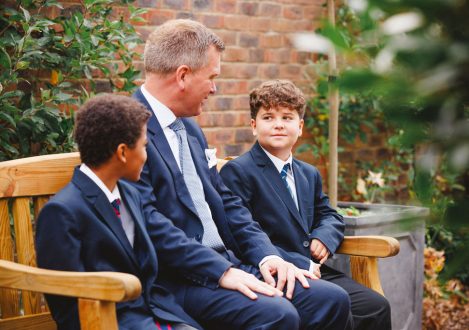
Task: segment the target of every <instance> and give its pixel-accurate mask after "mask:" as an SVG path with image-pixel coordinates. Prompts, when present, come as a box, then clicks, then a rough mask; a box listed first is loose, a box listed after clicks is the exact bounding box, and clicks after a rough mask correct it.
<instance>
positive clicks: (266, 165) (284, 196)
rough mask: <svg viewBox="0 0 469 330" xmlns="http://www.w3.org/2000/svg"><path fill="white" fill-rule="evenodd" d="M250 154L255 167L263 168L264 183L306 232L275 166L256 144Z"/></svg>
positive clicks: (303, 223)
mask: <svg viewBox="0 0 469 330" xmlns="http://www.w3.org/2000/svg"><path fill="white" fill-rule="evenodd" d="M251 152H252V154H253V157H254V160H256V163H257V165H258V166H261V167H263V168H262V169H261V171H262V174H263V176H264V178H265V181H266V182H267V183H268V184H270V185H271V186H272V187H273V189H274V191H275V193H276V194H277V195H278V196H279V197H280V199H281V200H282V202H283V204H284V205H285V206H286V208H287V209H288V211H289V213H290V214H291V215H292V217H293V219H295V221H296V222H297V223H298V224H299V225H300V226H301V228H303V230H304V231H306V232H307V231H308V229H307V227H306V221H304V220H303V219H302V217H301V215H300V213H299V211H298V209H297V208H296V204H295V202H294V201H293V198H292V196H291V195H290V192H289V191H288V189H287V187H285V184H284V182H283V181H282V178H281V177H280V174H279V172H278V171H277V168H276V167H275V165H274V164H273V163H272V161H271V160H270V159H269V157H268V156H267V155H266V154H265V152H264V150H262V148H261V147H260V145H259V144H258V143H257V142H256V144H255V145H254V147H253V148H252V150H251ZM295 175H296V174H295ZM296 185H297V184H296V180H295V186H296ZM297 194H298V188H297Z"/></svg>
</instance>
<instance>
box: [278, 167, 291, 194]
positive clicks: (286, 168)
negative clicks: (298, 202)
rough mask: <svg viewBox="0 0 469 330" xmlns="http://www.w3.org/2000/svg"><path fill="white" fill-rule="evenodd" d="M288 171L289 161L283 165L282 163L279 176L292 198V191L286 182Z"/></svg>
mask: <svg viewBox="0 0 469 330" xmlns="http://www.w3.org/2000/svg"><path fill="white" fill-rule="evenodd" d="M288 171H290V163H286V164H285V165H283V168H282V171H281V172H280V177H281V178H282V181H283V183H284V184H285V187H287V190H288V192H289V193H290V195H291V197H292V198H293V193H292V191H291V188H290V185H289V184H288V181H287V174H288Z"/></svg>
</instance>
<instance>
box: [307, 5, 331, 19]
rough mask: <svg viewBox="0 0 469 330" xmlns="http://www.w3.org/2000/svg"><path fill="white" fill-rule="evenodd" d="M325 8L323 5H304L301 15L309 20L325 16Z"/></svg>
mask: <svg viewBox="0 0 469 330" xmlns="http://www.w3.org/2000/svg"><path fill="white" fill-rule="evenodd" d="M326 13H327V10H326V8H325V7H324V6H304V7H303V15H304V17H303V18H304V19H309V20H311V21H316V20H320V19H321V18H323V17H325V16H326Z"/></svg>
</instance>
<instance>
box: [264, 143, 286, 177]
mask: <svg viewBox="0 0 469 330" xmlns="http://www.w3.org/2000/svg"><path fill="white" fill-rule="evenodd" d="M261 148H262V146H261ZM262 150H264V152H265V154H266V155H267V157H269V159H270V160H271V161H272V163H274V166H275V168H276V169H277V171H278V172H279V173H280V172H282V169H283V167H284V166H285V164H290V168H291V169H292V173H293V167H292V159H293V156H292V154H291V153H290V156H289V157H288V159H287V160H286V161H284V160H281V159H280V158H278V157H276V156H274V155H272V154H271V153H270V152H268V151H267V150H265V149H264V148H262Z"/></svg>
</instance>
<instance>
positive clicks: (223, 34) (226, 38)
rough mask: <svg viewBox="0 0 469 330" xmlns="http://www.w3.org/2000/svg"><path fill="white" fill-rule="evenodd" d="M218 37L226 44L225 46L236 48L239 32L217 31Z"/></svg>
mask: <svg viewBox="0 0 469 330" xmlns="http://www.w3.org/2000/svg"><path fill="white" fill-rule="evenodd" d="M216 33H217V36H219V37H220V39H221V40H223V42H224V43H225V46H226V47H228V46H235V45H236V44H237V38H238V32H235V31H228V30H225V31H216Z"/></svg>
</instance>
